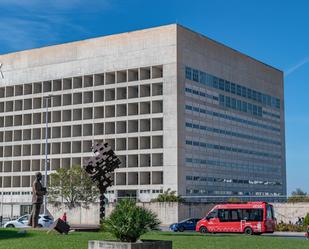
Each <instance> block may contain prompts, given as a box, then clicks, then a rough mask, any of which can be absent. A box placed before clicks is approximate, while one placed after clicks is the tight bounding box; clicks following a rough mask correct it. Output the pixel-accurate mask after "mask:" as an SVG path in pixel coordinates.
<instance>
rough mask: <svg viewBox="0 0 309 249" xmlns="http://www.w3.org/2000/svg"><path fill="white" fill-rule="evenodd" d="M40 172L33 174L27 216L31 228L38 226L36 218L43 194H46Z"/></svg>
mask: <svg viewBox="0 0 309 249" xmlns="http://www.w3.org/2000/svg"><path fill="white" fill-rule="evenodd" d="M41 180H42V174H41V172H37V173H36V174H35V180H34V182H33V183H32V211H31V215H30V218H29V226H32V227H33V228H35V227H37V226H38V218H39V214H40V210H41V206H42V203H43V196H44V195H46V188H44V187H43V186H42V183H41Z"/></svg>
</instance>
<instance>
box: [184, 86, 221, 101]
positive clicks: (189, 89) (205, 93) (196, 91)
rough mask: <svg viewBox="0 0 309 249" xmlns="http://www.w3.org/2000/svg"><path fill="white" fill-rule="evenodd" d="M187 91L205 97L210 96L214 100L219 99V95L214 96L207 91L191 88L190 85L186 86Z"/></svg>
mask: <svg viewBox="0 0 309 249" xmlns="http://www.w3.org/2000/svg"><path fill="white" fill-rule="evenodd" d="M185 92H187V93H191V94H194V95H197V96H201V97H205V98H208V99H213V100H217V101H218V100H219V99H218V97H217V96H213V95H211V94H208V93H207V92H203V91H198V90H195V89H191V88H189V87H186V88H185Z"/></svg>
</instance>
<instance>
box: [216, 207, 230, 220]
mask: <svg viewBox="0 0 309 249" xmlns="http://www.w3.org/2000/svg"><path fill="white" fill-rule="evenodd" d="M229 213H230V212H229V210H228V209H219V210H218V218H219V220H220V222H228V221H229V220H230V217H229Z"/></svg>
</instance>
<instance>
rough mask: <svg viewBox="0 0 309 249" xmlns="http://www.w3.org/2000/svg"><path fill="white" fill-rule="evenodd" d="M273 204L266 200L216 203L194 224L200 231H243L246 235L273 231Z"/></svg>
mask: <svg viewBox="0 0 309 249" xmlns="http://www.w3.org/2000/svg"><path fill="white" fill-rule="evenodd" d="M275 223H276V222H275V218H274V211H273V206H272V205H271V204H268V203H266V202H248V203H239V204H236V203H235V204H220V205H216V206H215V207H214V208H213V209H212V210H211V211H210V212H209V213H208V214H207V216H206V217H205V218H203V219H202V220H200V221H199V222H198V223H197V225H196V229H195V230H196V231H197V232H201V233H208V232H210V233H245V234H248V235H252V234H262V233H273V232H274V230H275Z"/></svg>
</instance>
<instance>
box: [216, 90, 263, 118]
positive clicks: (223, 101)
mask: <svg viewBox="0 0 309 249" xmlns="http://www.w3.org/2000/svg"><path fill="white" fill-rule="evenodd" d="M219 104H220V106H222V107H226V108H231V109H233V110H237V111H240V112H245V113H247V114H250V115H253V116H258V117H262V113H263V111H262V107H261V106H257V105H253V104H251V103H248V102H246V101H241V100H239V99H235V98H232V97H229V96H224V95H222V94H220V95H219Z"/></svg>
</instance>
